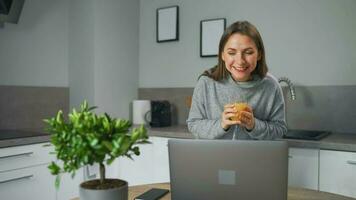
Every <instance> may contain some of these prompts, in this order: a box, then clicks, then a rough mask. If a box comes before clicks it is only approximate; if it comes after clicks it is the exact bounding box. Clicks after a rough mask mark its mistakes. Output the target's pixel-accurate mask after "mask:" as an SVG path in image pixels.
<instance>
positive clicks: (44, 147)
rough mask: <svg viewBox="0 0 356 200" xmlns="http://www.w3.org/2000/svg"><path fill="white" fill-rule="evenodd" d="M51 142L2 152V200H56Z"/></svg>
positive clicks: (0, 168)
mask: <svg viewBox="0 0 356 200" xmlns="http://www.w3.org/2000/svg"><path fill="white" fill-rule="evenodd" d="M51 149H52V147H51V146H50V145H49V144H48V143H45V144H44V143H41V144H33V145H25V146H17V147H9V148H2V149H0V194H1V199H11V200H23V199H46V200H54V199H55V187H54V176H52V175H51V174H50V172H49V170H48V169H47V165H48V163H49V162H50V160H51V156H50V154H49V152H50V151H51Z"/></svg>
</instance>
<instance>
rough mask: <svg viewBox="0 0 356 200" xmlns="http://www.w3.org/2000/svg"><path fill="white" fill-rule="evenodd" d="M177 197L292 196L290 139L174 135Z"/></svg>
mask: <svg viewBox="0 0 356 200" xmlns="http://www.w3.org/2000/svg"><path fill="white" fill-rule="evenodd" d="M168 150H169V165H170V178H171V194H172V200H240V199H242V200H261V199H267V200H286V199H287V192H288V146H287V143H286V142H285V141H248V140H191V139H170V140H169V141H168Z"/></svg>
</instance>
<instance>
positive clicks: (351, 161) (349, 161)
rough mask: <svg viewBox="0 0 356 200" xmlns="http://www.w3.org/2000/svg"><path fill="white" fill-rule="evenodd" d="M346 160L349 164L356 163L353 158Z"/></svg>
mask: <svg viewBox="0 0 356 200" xmlns="http://www.w3.org/2000/svg"><path fill="white" fill-rule="evenodd" d="M346 162H347V164H350V165H356V161H354V160H348V161H346Z"/></svg>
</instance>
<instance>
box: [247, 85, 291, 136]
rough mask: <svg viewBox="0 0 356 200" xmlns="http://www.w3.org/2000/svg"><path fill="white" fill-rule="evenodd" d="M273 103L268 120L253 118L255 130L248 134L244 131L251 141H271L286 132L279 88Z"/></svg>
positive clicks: (281, 95) (283, 106) (283, 108)
mask: <svg viewBox="0 0 356 200" xmlns="http://www.w3.org/2000/svg"><path fill="white" fill-rule="evenodd" d="M273 101H274V102H273V106H272V110H271V111H270V115H269V119H268V120H261V119H257V118H256V117H255V128H254V129H253V130H252V131H250V132H249V131H247V130H245V131H246V133H247V134H249V135H250V136H251V137H252V138H253V139H257V140H273V139H277V138H282V137H283V135H284V134H285V133H286V132H287V123H286V120H285V105H284V98H283V93H282V89H281V88H280V87H277V89H276V91H275V94H274V98H273Z"/></svg>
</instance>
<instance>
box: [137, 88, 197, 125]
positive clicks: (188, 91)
mask: <svg viewBox="0 0 356 200" xmlns="http://www.w3.org/2000/svg"><path fill="white" fill-rule="evenodd" d="M192 94H193V88H139V90H138V98H139V99H145V100H168V101H169V102H170V103H171V105H172V124H173V125H178V124H180V125H181V124H186V122H185V121H186V120H187V118H188V114H189V106H188V105H187V103H186V100H187V98H189V97H190V96H192Z"/></svg>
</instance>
